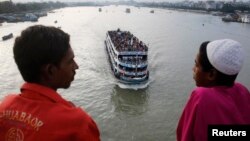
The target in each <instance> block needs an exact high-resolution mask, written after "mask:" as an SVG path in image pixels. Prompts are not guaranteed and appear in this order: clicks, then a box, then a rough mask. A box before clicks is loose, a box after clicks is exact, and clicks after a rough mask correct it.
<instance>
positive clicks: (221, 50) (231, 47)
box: [207, 39, 244, 75]
mask: <svg viewBox="0 0 250 141" xmlns="http://www.w3.org/2000/svg"><path fill="white" fill-rule="evenodd" d="M207 57H208V60H209V62H210V63H211V64H212V66H213V67H214V68H216V69H217V70H218V71H220V72H222V73H224V74H227V75H235V74H237V73H239V72H240V70H241V68H242V66H243V60H244V52H243V49H242V47H241V44H240V43H239V42H237V41H234V40H231V39H221V40H215V41H212V42H210V43H208V45H207Z"/></svg>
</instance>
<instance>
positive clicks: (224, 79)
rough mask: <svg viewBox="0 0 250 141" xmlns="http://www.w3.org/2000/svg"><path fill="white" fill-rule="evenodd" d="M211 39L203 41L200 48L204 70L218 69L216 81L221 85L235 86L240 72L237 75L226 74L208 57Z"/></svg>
mask: <svg viewBox="0 0 250 141" xmlns="http://www.w3.org/2000/svg"><path fill="white" fill-rule="evenodd" d="M208 44H209V41H206V42H203V43H202V44H201V46H200V49H199V62H200V64H201V67H202V70H203V71H204V72H208V71H210V70H212V69H214V70H216V71H217V77H216V83H217V84H218V85H221V86H223V85H224V86H233V84H234V81H235V79H236V77H237V75H238V74H236V75H226V74H224V73H222V72H220V71H218V70H217V69H216V68H214V67H213V66H212V64H211V63H210V62H209V60H208V57H207V45H208Z"/></svg>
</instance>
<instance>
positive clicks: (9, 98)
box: [0, 94, 18, 105]
mask: <svg viewBox="0 0 250 141" xmlns="http://www.w3.org/2000/svg"><path fill="white" fill-rule="evenodd" d="M17 96H18V95H17V94H8V95H7V96H5V97H4V98H3V100H2V101H0V104H1V105H3V104H8V103H10V102H12V101H13V100H14V99H15V98H16V97H17Z"/></svg>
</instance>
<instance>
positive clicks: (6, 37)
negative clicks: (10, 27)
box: [2, 33, 13, 41]
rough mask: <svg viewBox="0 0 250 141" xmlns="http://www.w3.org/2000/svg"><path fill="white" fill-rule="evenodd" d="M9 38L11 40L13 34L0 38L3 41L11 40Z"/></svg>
mask: <svg viewBox="0 0 250 141" xmlns="http://www.w3.org/2000/svg"><path fill="white" fill-rule="evenodd" d="M11 38H13V34H12V33H10V34H8V35H5V36H3V37H2V39H3V41H5V40H8V39H11Z"/></svg>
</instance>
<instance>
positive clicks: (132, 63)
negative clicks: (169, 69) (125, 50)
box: [116, 58, 148, 68]
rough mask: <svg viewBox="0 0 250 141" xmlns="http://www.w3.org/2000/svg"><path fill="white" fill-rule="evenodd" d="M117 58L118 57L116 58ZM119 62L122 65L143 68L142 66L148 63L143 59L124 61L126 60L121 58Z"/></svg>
mask: <svg viewBox="0 0 250 141" xmlns="http://www.w3.org/2000/svg"><path fill="white" fill-rule="evenodd" d="M116 60H117V58H116ZM118 63H119V64H121V65H122V66H125V67H133V68H135V67H137V68H141V67H146V66H147V65H148V62H147V61H144V62H141V61H124V60H121V59H119V61H118Z"/></svg>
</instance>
